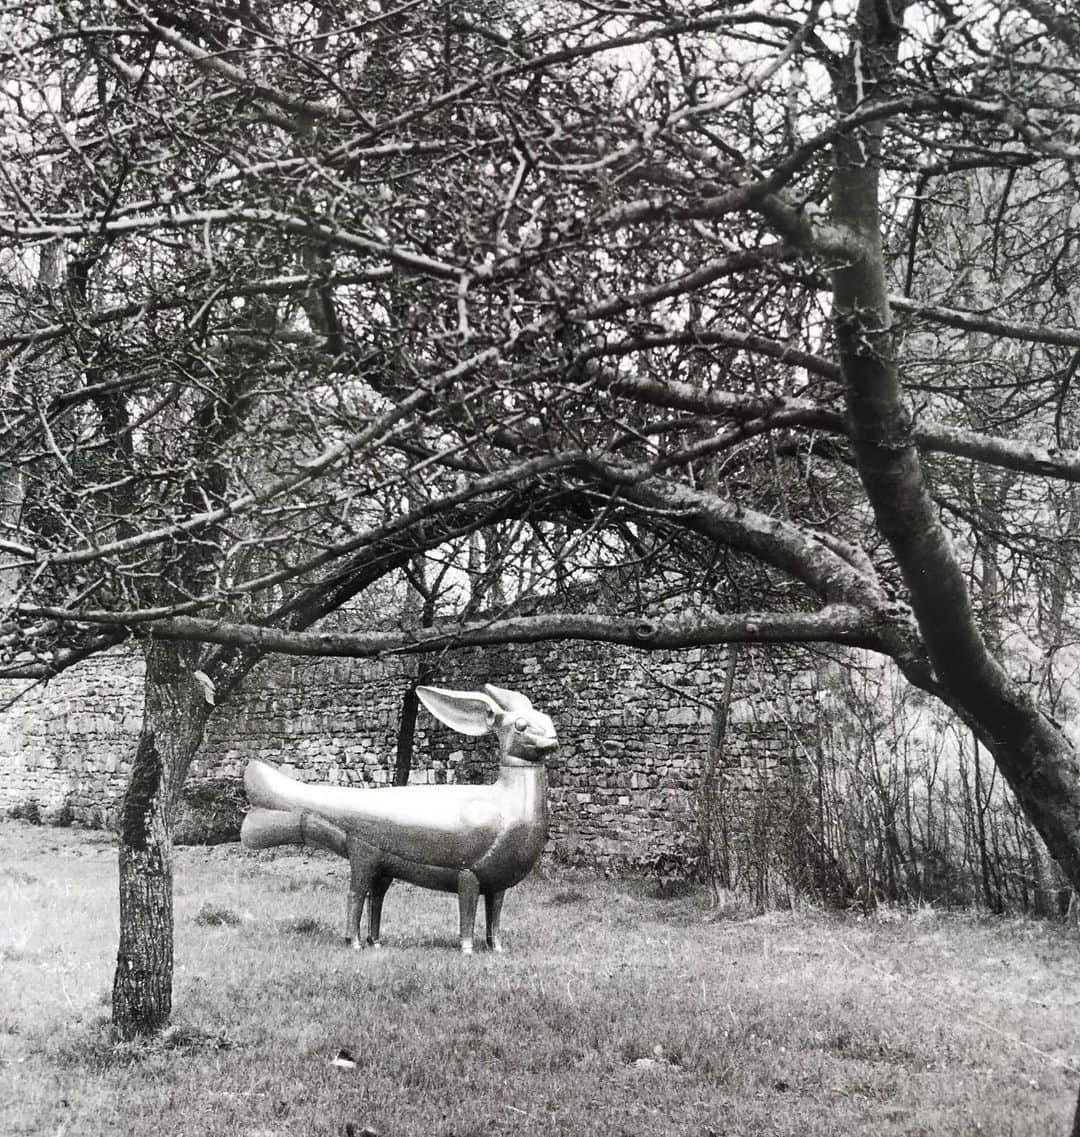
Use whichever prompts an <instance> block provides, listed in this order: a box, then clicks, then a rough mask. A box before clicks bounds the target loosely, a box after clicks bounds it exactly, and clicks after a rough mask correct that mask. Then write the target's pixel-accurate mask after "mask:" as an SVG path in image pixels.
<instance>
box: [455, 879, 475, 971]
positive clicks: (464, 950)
mask: <svg viewBox="0 0 1080 1137" xmlns="http://www.w3.org/2000/svg"><path fill="white" fill-rule="evenodd" d="M457 894H458V927H459V931H460V934H461V954H462V955H472V950H473V929H474V927H475V926H476V902H477V900H479V899H480V882H479V881H478V880H477V879H476V874H475V873H473V872H470V871H469V870H468V869H464V870H462V871H461V872H460V873H458V883H457Z"/></svg>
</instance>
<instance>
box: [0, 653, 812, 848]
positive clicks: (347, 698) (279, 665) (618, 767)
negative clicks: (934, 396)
mask: <svg viewBox="0 0 1080 1137" xmlns="http://www.w3.org/2000/svg"><path fill="white" fill-rule="evenodd" d="M724 659H725V657H724V651H723V649H695V650H691V651H686V652H682V653H679V654H670V655H669V654H657V653H643V652H635V651H633V650H631V649H627V648H621V647H614V646H611V645H606V644H592V643H563V644H533V645H509V646H505V647H499V648H486V649H482V650H481V649H477V650H471V651H463V652H456V653H453V654H448V655H446V656H443V657H441V659H439V660H437V661H432V660H428V661H426V666H427V667H428V668H429V670H428V672H427V673H426V676H425V678H426V681H428V682H431V683H433V684H435V685H436V686H447V687H453V688H461V689H467V688H470V687H473V686H478V685H479V684H481V683H483V682H492V683H496V684H498V685H500V686H504V687H511V688H514V689H516V690H520V691H523V692H524V693H526V694H527V695H528V696H529V697H530V698H531V699H532V701H533V703H534V705H535V706H537V707H538V708H539V709H541V710H544V711H546V712H547V713H548V714H550V715H551V717H552V718H553V719H554V721H555V724H556V727H557V730H558V732H559V738H560V741H561V744H562V745H561V748H560V750H559V751H558V752H557V753H556V755H555V756H554V758H553V759H552V761H551V763H550V766H549V777H550V784H551V795H550V802H551V821H552V823H551V840H550V842H549V853H550V854H551V855H553V856H554V857H556V858H557V859H559V860H561V861H563V862H566V863H573V864H587V865H590V866H593V867H602V868H604V869H610V870H612V871H619V870H625V869H631V870H632V869H639V870H640V869H643V868H650V867H662V866H663V865H664V864H665V863H668V864H670V865H671V866H672V867H673V869H676V870H677V868H678V866H679V865H680V864H685V863H687V862H688V861H689V860H691V859H692V858H693V856H694V855H695V850H696V848H697V846H698V845H699V844H700V838H699V827H698V816H699V808H700V794H701V787H702V776H701V775H702V770H703V768H704V766H705V762H706V757H707V755H708V752H709V745H710V735H711V732H712V729H713V713H714V712H713V706H714V705H715V704H716V703H718V702H719V700H720V699H721V695H722V691H723V675H724ZM776 659H777V656H776V655H775V654H774V655H773V656H769V657H765V656H763V655H761V654H759V653H755V652H751V651H748V650H745V649H743V650H741V651H740V653H739V661H740V662H739V667H738V671H737V681H736V685H735V690H736V697H735V699H734V700H733V703H732V707H731V715H730V719H729V727H728V732H727V736H726V745H725V751H724V769H723V774H724V778H723V784H724V786H725V787H726V789H727V791H734V790H740V789H741V790H746V789H748V788H752V787H753V786H755V785H757V784H758V779H759V776H760V774H761V773H762V771H765V772H768V771H769V770H770V769H775V768H777V767H783V766H784V765H785V764H787V763H790V762H791V761H793V760H794V758H795V756H796V755H798V753H799V752H800V750H801V748H802V747H803V746H804V745H805V736H806V735H807V734H808V733H810V732H812V724H813V718H814V706H815V695H814V689H815V680H814V672H813V670H812V668H810V667H806V666H801V665H800V657H799V656H798V655H794V654H792V655H789V656H788V657H786V659H785V661H784V663H783V664H782V666H781V667H780V669H779V671H777V669H776ZM417 666H418V664H417V661H416V660H413V659H404V658H391V659H388V660H381V661H367V660H363V661H362V660H343V659H301V658H278V659H272V660H266V661H264V663H263V664H261V665H260V667H259V668H257V669H256V670H255V671H254V672H253V673H252V674H251V676H249V678H248V680H247V683H246V685H245V688H244V689H243V690H242V691H241V692H239V693H238V694H237V695H236V697H235V698H234V699H233V700H232V701H231V702H229V703H226V704H224V705H222V706H221V707H220V708H219V709H218V711H217V712H216V713H215V715H214V717H213V718H212V720H211V725H210V728H209V731H208V734H207V738H206V740H205V743H204V745H203V748H202V750H201V752H200V754H199V756H198V758H197V760H196V762H195V764H194V766H193V769H192V772H191V775H190V780H189V784H190V785H192V786H193V787H195V788H196V789H197V788H198V786H199V785H200V783H205V782H206V781H207V780H208V779H213V780H215V781H220V780H221V779H223V778H224V779H232V780H235V782H236V783H237V784H238V783H239V779H240V777H241V775H242V771H243V768H244V766H245V764H246V763H247V762H248V760H250V759H252V758H263V759H266V760H268V761H271V762H275V763H277V764H280V765H281V766H283V767H284V768H285V769H286V770H288V771H289V772H291V773H294V774H296V775H297V776H299V777H302V778H304V779H306V780H313V781H324V782H330V783H334V784H339V785H371V786H379V785H386V784H389V782H390V781H391V780H392V777H393V764H394V751H395V744H396V739H397V730H398V716H399V710H400V707H401V702H402V698H403V695H404V691H405V689H406V687H407V685H408V684H409V682H410V681H411V680H412V679H413V677H414V676H415V675H416V669H417ZM141 679H142V663H141V660H140V659H139V658H138V657H137V656H133V655H131V654H129V653H112V654H110V655H106V656H99V657H96V658H94V659H91V660H88V661H87V662H86V663H84V664H82V665H81V666H80V667H78V668H76V669H72V671H70V672H67V673H65V674H64V675H63V676H61V677H59V678H58V679H56V680H54V681H53V682H52V683H50V684H49V685H48V686H47V687H37V688H32V689H29V690H28V691H27V692H26V693H25V694H24V695H23V697H22V698H20V699H18V700H17V701H15V702H14V703H13V704H12V705H11V706H9V707H8V708H7V709H6V710H4V711H2V712H0V812H8V813H11V812H16V813H18V812H23V813H26V812H33V811H35V810H36V811H37V812H39V813H40V814H41V815H42V816H43V818H44V819H45V820H49V819H54V818H56V817H58V816H59V817H61V818H66V819H73V820H76V821H79V822H81V823H85V824H89V825H110V824H112V823H113V822H114V820H115V817H116V815H117V811H118V807H119V802H120V797H121V795H122V793H123V789H124V785H125V777H126V770H127V762H128V759H129V757H130V755H131V754H132V753H133V751H134V745H135V740H136V738H137V733H138V727H139V719H140V714H141V697H142V696H141ZM27 686H28V685H26V684H17V683H12V682H8V683H6V684H0V705H3V704H4V703H7V702H8V701H9V700H10V699H11V698H12V696H13V695H14V694H15V693H17V692H18V691H19V690H20V689H22V688H26V687H27ZM495 764H496V752H495V747H494V743H493V741H492V740H491V739H488V738H483V739H472V738H467V737H465V736H462V735H457V734H454V733H453V732H452V731H450V730H449V729H448V728H446V727H443V726H442V725H441V724H439V723H436V722H435V721H434V720H433V719H432V718H431V717H430V716H429V715H428V714H427V713H426V712H425V711H423V710H421V712H420V714H419V716H418V720H417V729H416V749H415V757H414V763H413V774H412V778H411V780H412V782H414V783H431V784H442V783H452V782H470V781H487V780H490V779H491V778H492V777H494V775H495Z"/></svg>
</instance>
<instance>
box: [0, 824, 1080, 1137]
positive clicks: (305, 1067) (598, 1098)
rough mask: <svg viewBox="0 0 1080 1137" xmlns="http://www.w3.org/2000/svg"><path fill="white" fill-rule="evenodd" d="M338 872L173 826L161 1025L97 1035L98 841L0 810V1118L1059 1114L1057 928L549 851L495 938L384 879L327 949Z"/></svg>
mask: <svg viewBox="0 0 1080 1137" xmlns="http://www.w3.org/2000/svg"><path fill="white" fill-rule="evenodd" d="M344 869H345V864H344V862H341V861H336V860H334V859H331V858H329V857H326V858H324V857H322V856H318V855H305V854H303V853H300V852H292V851H288V852H282V853H277V854H276V855H275V854H271V853H262V854H250V853H245V852H242V851H241V850H239V849H238V848H236V847H235V846H219V847H217V848H212V849H193V848H192V849H180V850H178V851H177V872H176V917H177V965H176V982H175V1013H174V1024H175V1025H174V1027H173V1028H172V1029H171V1030H170V1031H169V1032H167V1033H166V1035H165V1036H163V1037H162V1038H160V1039H156V1040H154V1041H152V1042H148V1043H142V1044H136V1045H122V1046H117V1045H113V1044H112V1043H111V1042H110V1041H109V1034H108V1026H107V1011H108V998H109V995H108V992H109V985H110V981H111V974H112V963H113V959H114V957H115V951H116V936H117V915H116V901H115V897H114V892H115V878H116V864H115V850H114V848H113V846H112V845H111V842H110V839H109V838H108V837H107V836H106V835H104V834H100V833H87V832H81V831H78V830H56V829H41V828H34V827H31V826H28V825H25V824H22V823H16V822H4V823H0V1133H3V1134H5V1135H14V1134H49V1135H53V1134H57V1135H59V1134H71V1135H72V1137H74V1135H76V1134H77V1135H79V1137H97V1135H99V1134H100V1135H104V1134H109V1135H116V1134H140V1135H142V1134H153V1135H154V1137H165V1135H173V1134H177V1135H178V1134H190V1135H192V1137H195V1135H204V1134H228V1135H246V1137H278V1135H280V1137H286V1135H288V1137H306V1135H315V1134H336V1135H340V1134H344V1133H346V1132H347V1126H351V1127H352V1129H353V1131H354V1132H355V1133H357V1134H359V1133H361V1132H362V1130H363V1128H364V1127H365V1126H367V1127H370V1128H371V1129H373V1130H374V1131H375V1132H376V1133H378V1134H379V1135H380V1137H451V1135H453V1137H481V1135H485V1137H486V1135H490V1134H501V1133H520V1134H567V1135H575V1137H577V1135H582V1137H586V1135H600V1134H603V1135H605V1137H607V1135H613V1137H623V1135H625V1137H630V1135H634V1137H638V1135H641V1134H680V1135H682V1134H697V1135H701V1137H710V1135H711V1137H720V1135H724V1137H730V1135H733V1134H792V1135H794V1134H798V1135H800V1137H811V1135H817V1134H820V1135H824V1134H830V1135H846V1134H868V1133H873V1134H875V1135H878V1134H927V1135H929V1134H933V1135H935V1137H947V1135H950V1134H977V1133H980V1134H1017V1135H1019V1134H1025V1135H1027V1134H1030V1135H1035V1134H1038V1135H1039V1137H1046V1135H1049V1134H1065V1133H1067V1132H1068V1125H1069V1120H1070V1118H1071V1107H1072V1103H1073V1101H1074V1099H1075V1095H1076V1087H1077V1083H1078V1082H1080V1076H1078V1075H1077V1073H1076V1069H1077V1067H1080V1038H1078V1024H1080V942H1078V940H1077V935H1076V933H1075V931H1068V930H1064V929H1061V928H1059V927H1054V926H1047V925H1040V924H1036V923H1032V922H1027V921H1014V920H991V919H980V918H978V917H976V916H964V917H959V916H947V915H942V914H936V913H934V912H931V911H924V912H919V913H915V914H911V915H907V914H905V915H902V916H901V915H893V916H892V917H891V918H887V919H886V918H883V919H857V918H855V917H849V916H839V915H834V914H828V913H821V912H785V913H773V914H769V915H766V916H762V917H756V918H755V917H752V916H751V915H750V914H748V913H745V912H743V913H740V912H738V911H728V912H725V913H723V914H717V913H715V912H711V911H710V909H709V907H708V905H707V903H706V900H705V898H704V897H703V896H698V895H693V894H691V895H682V896H678V897H676V898H673V899H672V898H669V899H660V898H657V897H656V896H654V895H650V891H651V890H650V888H649V887H648V886H646V885H642V884H638V885H620V884H616V883H610V882H603V881H595V880H591V879H579V878H567V877H565V876H562V877H559V878H557V879H546V878H543V877H540V878H536V879H533V880H530V881H527V882H526V883H525V884H523V885H521V886H519V887H518V888H517V889H516V890H514V891H513V892H511V893H510V895H509V897H508V899H507V904H506V911H505V915H504V926H505V928H506V933H507V935H506V939H507V943H508V949H509V950H508V953H507V954H506V955H504V956H493V955H491V954H489V953H487V952H480V953H479V954H477V955H476V956H474V957H472V958H471V959H466V958H462V957H460V956H459V955H458V954H457V953H456V951H455V949H454V936H453V930H454V927H455V924H456V909H455V902H454V900H453V898H451V897H448V896H444V895H439V894H432V893H424V892H420V891H418V890H415V889H411V888H409V887H407V886H402V885H397V886H395V887H394V888H393V889H392V890H391V892H390V894H389V896H388V897H387V905H386V913H385V916H384V921H383V929H384V942H385V944H386V946H385V947H384V948H383V949H382V951H371V950H368V951H364V952H360V953H354V952H351V951H349V950H348V949H347V948H346V947H345V946H344V944H343V942H342V939H341V935H340V933H341V930H342V927H341V925H342V922H343V913H344V901H345V873H344ZM342 1048H344V1049H347V1050H348V1051H349V1052H350V1053H351V1055H352V1057H353V1058H354V1059H355V1063H356V1064H355V1066H354V1067H351V1068H344V1067H341V1066H337V1065H334V1064H333V1059H334V1058H335V1056H336V1055H337V1054H338V1052H339V1050H341V1049H342Z"/></svg>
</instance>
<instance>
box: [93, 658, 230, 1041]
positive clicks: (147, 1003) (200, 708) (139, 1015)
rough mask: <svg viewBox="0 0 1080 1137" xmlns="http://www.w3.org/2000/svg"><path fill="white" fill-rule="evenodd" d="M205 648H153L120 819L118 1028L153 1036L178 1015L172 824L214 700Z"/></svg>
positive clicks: (124, 1033) (129, 1034) (121, 1033)
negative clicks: (201, 662)
mask: <svg viewBox="0 0 1080 1137" xmlns="http://www.w3.org/2000/svg"><path fill="white" fill-rule="evenodd" d="M197 658H198V656H197V648H196V647H194V646H193V645H180V644H171V643H164V642H161V641H156V642H153V643H151V644H150V645H149V646H148V648H147V652H146V679H145V698H144V707H143V725H142V730H141V732H140V735H139V742H138V746H137V748H136V751H135V761H134V764H133V767H132V771H131V777H130V780H129V782H128V788H127V792H126V793H125V795H124V803H123V810H122V814H121V823H120V947H119V950H118V952H117V957H116V973H115V976H114V979H113V993H112V1012H113V1033H114V1034H115V1036H116V1037H117V1038H120V1039H131V1038H135V1037H137V1036H139V1035H146V1034H152V1033H154V1032H155V1031H158V1030H161V1029H162V1028H163V1027H164V1026H166V1025H167V1024H168V1021H169V1016H170V1014H171V1012H172V979H173V906H172V904H173V887H172V886H173V871H172V824H173V816H174V813H175V807H176V802H177V799H178V797H179V793H180V789H181V787H182V785H183V781H184V776H185V775H186V773H187V768H188V765H189V764H190V762H191V759H192V758H193V757H194V755H195V752H196V751H197V750H198V748H199V744H200V743H201V741H202V736H203V732H204V730H205V727H206V722H207V719H208V717H209V711H210V705H209V703H208V702H207V700H206V697H205V695H204V692H203V689H202V687H201V686H200V685H199V683H198V681H197V680H196V679H195V677H194V675H193V672H194V670H196V667H197Z"/></svg>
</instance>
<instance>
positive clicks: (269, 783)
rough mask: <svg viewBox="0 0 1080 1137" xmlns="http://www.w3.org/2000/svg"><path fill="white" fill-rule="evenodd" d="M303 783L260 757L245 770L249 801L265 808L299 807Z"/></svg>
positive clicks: (245, 784) (245, 788)
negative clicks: (261, 760)
mask: <svg viewBox="0 0 1080 1137" xmlns="http://www.w3.org/2000/svg"><path fill="white" fill-rule="evenodd" d="M303 785H304V783H303V782H298V781H297V780H296V779H295V778H292V777H290V776H289V775H288V774H285V773H282V771H281V770H279V769H278V768H277V767H276V766H271V765H270V763H269V762H260V761H259V760H258V759H255V760H254V761H251V762H249V763H248V764H247V768H246V769H245V770H244V792H245V793H246V794H247V798H248V801H249V802H251V804H252V805H257V806H262V807H263V808H264V809H289V810H291V809H295V808H297V807H299V806H300V804H301V803H300V801H299V796H300V795H301V794H302V793H303V788H302V787H303Z"/></svg>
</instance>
